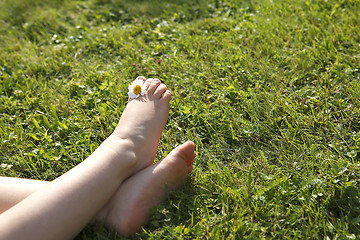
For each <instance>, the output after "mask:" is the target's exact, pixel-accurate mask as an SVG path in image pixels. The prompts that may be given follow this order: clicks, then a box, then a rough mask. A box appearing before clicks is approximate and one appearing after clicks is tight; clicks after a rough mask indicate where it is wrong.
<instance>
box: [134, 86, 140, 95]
mask: <svg viewBox="0 0 360 240" xmlns="http://www.w3.org/2000/svg"><path fill="white" fill-rule="evenodd" d="M134 93H135V94H136V95H139V94H140V93H141V86H140V85H136V86H135V87H134Z"/></svg>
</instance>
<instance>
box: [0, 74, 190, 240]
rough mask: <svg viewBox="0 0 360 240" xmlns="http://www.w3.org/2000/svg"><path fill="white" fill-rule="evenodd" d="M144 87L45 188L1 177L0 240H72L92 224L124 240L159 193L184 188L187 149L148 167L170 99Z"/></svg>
mask: <svg viewBox="0 0 360 240" xmlns="http://www.w3.org/2000/svg"><path fill="white" fill-rule="evenodd" d="M141 79H143V80H144V81H145V78H141ZM144 84H145V86H146V88H147V91H146V93H145V95H144V96H141V97H139V98H137V99H133V100H131V101H129V103H128V105H127V107H126V108H125V110H124V112H123V114H122V117H121V119H120V121H119V124H118V126H117V127H116V129H115V131H114V133H113V134H112V135H111V136H110V137H109V138H107V139H106V140H105V141H104V142H103V143H102V144H101V145H100V146H99V148H98V149H97V150H96V151H95V152H94V153H92V154H91V155H90V156H89V157H88V158H87V159H86V160H84V161H83V162H82V163H81V164H79V165H78V166H76V167H75V168H73V169H72V170H70V171H69V172H67V173H65V174H64V175H62V176H60V177H59V178H57V179H55V180H54V181H52V182H44V181H37V180H28V179H16V178H7V177H0V193H1V194H0V213H1V214H0V239H71V238H74V237H75V236H76V235H77V234H78V233H79V232H80V231H81V230H82V229H83V227H84V226H85V225H86V224H88V223H89V222H90V221H92V220H105V222H107V223H108V224H109V225H111V226H115V227H116V229H117V231H118V232H119V233H120V234H123V235H130V234H134V233H135V232H136V231H138V230H139V229H140V228H141V225H142V224H143V223H144V222H145V221H146V219H147V218H148V214H149V209H150V208H151V207H153V206H155V205H157V204H158V203H159V202H160V200H161V198H162V196H164V195H165V194H166V189H167V187H165V186H166V185H167V186H168V188H169V189H170V190H171V189H174V188H176V187H177V186H178V185H179V184H180V183H181V182H183V181H184V179H185V178H186V176H187V175H188V173H189V172H190V171H191V170H192V162H193V160H194V158H195V146H194V144H193V143H192V142H186V143H185V144H183V145H181V146H179V147H177V148H175V149H174V150H173V151H172V152H171V153H170V154H169V155H168V156H166V157H165V158H164V159H163V160H162V161H160V162H159V163H156V164H152V163H153V160H154V157H155V154H156V150H157V146H158V143H159V140H160V136H161V132H162V130H163V128H164V126H165V123H166V120H167V117H168V111H169V101H170V97H171V93H170V91H168V90H167V88H166V86H165V85H164V84H160V81H159V80H153V79H148V80H146V81H145V83H144ZM139 206H140V207H139Z"/></svg>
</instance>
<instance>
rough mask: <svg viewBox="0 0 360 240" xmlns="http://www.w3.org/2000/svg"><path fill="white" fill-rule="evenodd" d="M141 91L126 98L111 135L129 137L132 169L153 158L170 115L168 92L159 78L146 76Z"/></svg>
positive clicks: (138, 168) (149, 163) (137, 169)
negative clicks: (136, 96) (132, 159)
mask: <svg viewBox="0 0 360 240" xmlns="http://www.w3.org/2000/svg"><path fill="white" fill-rule="evenodd" d="M137 79H140V80H143V81H144V87H145V89H146V91H145V93H144V95H142V96H139V97H138V98H135V99H129V102H128V104H127V106H126V108H125V110H124V111H123V113H122V116H121V118H120V121H119V123H118V125H117V127H116V129H115V131H114V133H113V134H112V136H111V138H114V137H115V139H121V140H127V141H130V142H131V144H132V145H133V151H134V153H135V156H136V166H135V167H134V173H135V172H137V171H139V170H141V169H143V168H144V167H147V166H149V165H151V164H152V163H153V162H154V159H155V155H156V150H157V148H158V145H159V141H160V137H161V134H162V131H163V129H164V127H165V124H166V121H167V118H168V115H169V101H170V98H171V92H170V91H169V90H168V89H167V87H166V85H165V84H163V83H161V82H160V80H158V79H145V78H144V77H138V78H137Z"/></svg>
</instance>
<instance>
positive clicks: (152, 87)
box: [147, 79, 161, 95]
mask: <svg viewBox="0 0 360 240" xmlns="http://www.w3.org/2000/svg"><path fill="white" fill-rule="evenodd" d="M160 83H161V82H160V80H159V79H152V81H151V83H150V85H149V88H148V90H147V92H148V94H149V95H153V94H154V92H155V90H156V89H157V87H158V86H159V85H160Z"/></svg>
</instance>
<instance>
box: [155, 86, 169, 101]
mask: <svg viewBox="0 0 360 240" xmlns="http://www.w3.org/2000/svg"><path fill="white" fill-rule="evenodd" d="M166 90H167V88H166V85H165V84H163V83H161V84H160V85H159V86H158V87H157V88H156V90H155V92H154V96H155V97H156V98H161V96H162V95H163V93H164V92H165V91H166Z"/></svg>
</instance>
